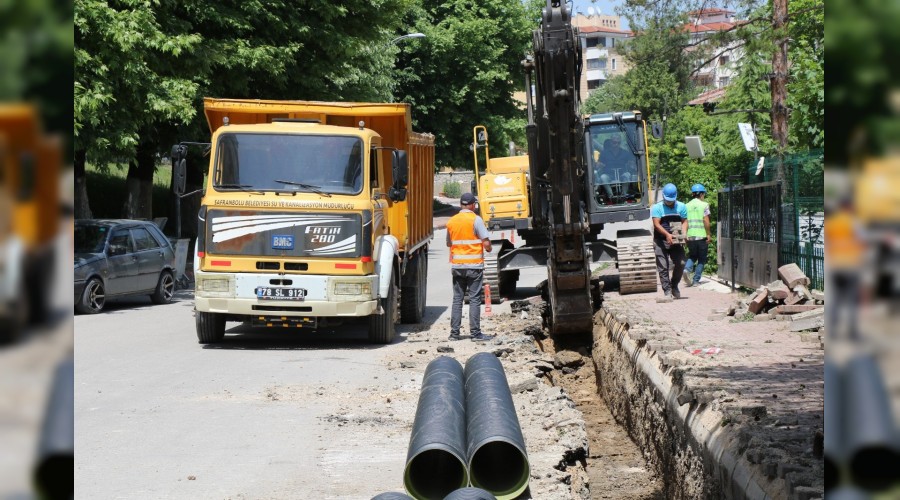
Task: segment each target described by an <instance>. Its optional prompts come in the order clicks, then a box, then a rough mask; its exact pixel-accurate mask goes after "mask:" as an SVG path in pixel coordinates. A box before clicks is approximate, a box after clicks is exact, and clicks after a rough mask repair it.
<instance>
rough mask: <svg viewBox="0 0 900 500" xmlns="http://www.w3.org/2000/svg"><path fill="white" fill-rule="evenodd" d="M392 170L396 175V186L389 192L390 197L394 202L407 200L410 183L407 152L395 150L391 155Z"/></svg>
mask: <svg viewBox="0 0 900 500" xmlns="http://www.w3.org/2000/svg"><path fill="white" fill-rule="evenodd" d="M391 169H392V171H393V174H394V184H393V185H392V186H391V189H390V190H389V191H388V196H389V197H390V198H391V199H392V200H394V201H404V200H406V185H407V184H408V183H409V165H408V164H407V161H406V151H403V150H399V149H397V150H394V152H393V154H392V155H391Z"/></svg>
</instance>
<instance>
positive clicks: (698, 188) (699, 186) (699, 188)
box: [691, 184, 706, 193]
mask: <svg viewBox="0 0 900 500" xmlns="http://www.w3.org/2000/svg"><path fill="white" fill-rule="evenodd" d="M691 192H692V193H705V192H706V188H705V187H703V184H694V185H693V186H691Z"/></svg>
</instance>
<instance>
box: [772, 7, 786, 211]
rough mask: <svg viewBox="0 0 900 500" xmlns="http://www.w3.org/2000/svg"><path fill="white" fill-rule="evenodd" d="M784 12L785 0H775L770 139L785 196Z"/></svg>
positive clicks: (776, 170) (773, 8) (777, 176)
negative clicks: (776, 155) (773, 141)
mask: <svg viewBox="0 0 900 500" xmlns="http://www.w3.org/2000/svg"><path fill="white" fill-rule="evenodd" d="M787 15H788V0H774V2H773V5H772V27H773V28H774V32H775V37H776V38H775V53H774V54H773V55H772V82H771V90H772V138H773V139H775V144H776V147H777V148H778V157H777V159H776V160H775V161H776V163H775V178H776V179H777V180H779V181H781V182H782V196H786V195H787V183H786V182H785V178H784V152H785V150H787V146H788V109H787V105H786V101H787V79H788V54H787V45H788V39H787Z"/></svg>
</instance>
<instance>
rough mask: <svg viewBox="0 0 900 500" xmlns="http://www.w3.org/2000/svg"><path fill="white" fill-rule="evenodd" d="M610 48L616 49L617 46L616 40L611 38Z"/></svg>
mask: <svg viewBox="0 0 900 500" xmlns="http://www.w3.org/2000/svg"><path fill="white" fill-rule="evenodd" d="M609 46H610V47H615V46H616V39H615V38H612V37H610V39H609Z"/></svg>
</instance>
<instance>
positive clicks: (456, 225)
mask: <svg viewBox="0 0 900 500" xmlns="http://www.w3.org/2000/svg"><path fill="white" fill-rule="evenodd" d="M475 217H477V215H475V212H469V211H465V212H460V213H458V214H456V215H454V216H453V217H451V218H450V220H449V221H448V222H447V232H449V233H450V263H451V264H484V246H483V245H482V242H481V239H480V238H479V237H478V235H476V234H475Z"/></svg>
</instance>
